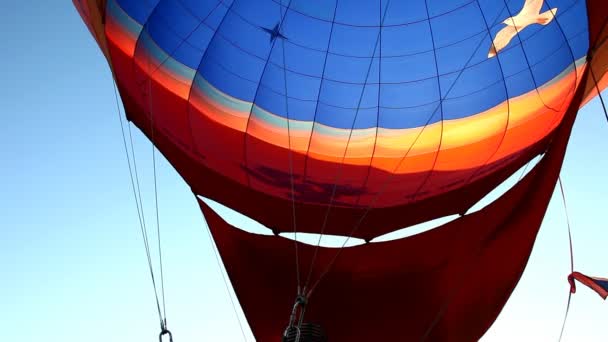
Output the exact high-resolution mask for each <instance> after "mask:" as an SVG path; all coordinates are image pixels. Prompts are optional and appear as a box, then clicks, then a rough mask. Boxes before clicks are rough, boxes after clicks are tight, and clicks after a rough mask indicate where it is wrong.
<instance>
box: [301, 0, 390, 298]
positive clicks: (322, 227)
mask: <svg viewBox="0 0 608 342" xmlns="http://www.w3.org/2000/svg"><path fill="white" fill-rule="evenodd" d="M380 2H381V0H380ZM389 4H390V0H388V1H387V5H386V9H385V11H384V13H383V14H382V12H381V15H382V17H381V22H380V26H378V34H377V35H376V42H375V43H374V51H373V52H372V56H371V57H372V58H370V62H369V66H368V67H367V73H366V75H365V82H364V83H363V86H362V88H361V94H360V95H359V101H358V103H357V108H356V111H355V117H354V118H353V123H352V126H351V128H350V131H349V134H348V139H347V141H346V146H345V148H344V153H343V155H342V161H341V163H340V164H339V165H338V170H337V172H336V177H335V179H334V185H333V188H332V192H331V195H330V198H329V203H328V205H327V210H326V211H325V216H324V218H323V224H322V226H321V230H320V234H319V239H318V240H317V245H316V247H315V251H314V254H313V258H312V261H311V263H310V269H309V273H308V277H307V279H306V282H305V283H304V288H306V287H307V286H308V283H309V280H310V277H311V276H312V270H313V267H314V263H315V261H316V258H317V253H318V250H319V246H320V244H321V239H322V237H323V232H324V231H325V228H326V226H327V222H328V219H329V213H330V211H331V209H332V207H333V203H334V199H335V195H336V190H337V188H338V183H339V181H340V179H341V178H342V171H343V166H344V160H345V159H346V155H347V154H348V146H349V145H350V141H351V139H352V135H353V130H354V128H355V125H356V122H357V117H358V116H359V111H360V107H361V103H362V101H363V96H364V95H365V88H366V87H367V81H368V80H369V75H370V71H371V69H372V66H373V65H374V56H375V55H376V51H377V50H378V45H379V43H380V37H381V36H382V34H381V32H382V23H383V22H384V19H385V18H386V13H387V11H388V7H389ZM378 86H379V85H378Z"/></svg>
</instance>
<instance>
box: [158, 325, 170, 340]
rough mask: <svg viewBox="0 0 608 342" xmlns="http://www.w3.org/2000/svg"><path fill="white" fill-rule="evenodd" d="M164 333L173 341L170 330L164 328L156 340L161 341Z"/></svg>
mask: <svg viewBox="0 0 608 342" xmlns="http://www.w3.org/2000/svg"><path fill="white" fill-rule="evenodd" d="M165 335H169V342H173V335H172V334H171V332H170V331H169V330H167V329H164V328H163V330H162V331H161V332H160V334H159V335H158V342H163V336H165Z"/></svg>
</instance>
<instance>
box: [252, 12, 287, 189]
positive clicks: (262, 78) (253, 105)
mask: <svg viewBox="0 0 608 342" xmlns="http://www.w3.org/2000/svg"><path fill="white" fill-rule="evenodd" d="M290 5H291V0H289V4H288V5H287V10H286V11H285V14H282V13H281V18H280V22H279V26H278V30H279V32H280V31H281V28H283V23H284V22H285V18H286V17H287V13H288V12H289V6H290ZM279 10H280V8H279ZM281 12H282V11H281ZM271 38H272V37H271ZM278 39H281V38H279V37H276V38H275V39H272V43H271V44H270V50H269V51H268V56H267V57H266V61H265V62H264V68H262V73H261V74H260V80H259V81H258V85H257V87H256V88H255V93H254V95H253V100H252V101H251V108H250V109H249V116H247V123H246V124H245V131H244V132H243V148H242V150H243V164H244V165H243V167H244V169H245V176H246V177H247V186H249V187H250V188H252V186H251V175H250V174H249V173H250V170H249V158H248V157H247V153H248V149H247V138H248V136H249V133H248V131H249V123H250V122H251V116H252V115H253V108H254V107H255V106H256V104H255V101H256V99H257V97H258V92H259V91H260V87H261V86H262V82H263V80H264V76H265V75H266V69H267V68H268V64H269V62H270V58H271V57H272V51H273V50H274V47H275V45H276V42H277V40H278ZM273 65H274V64H273Z"/></svg>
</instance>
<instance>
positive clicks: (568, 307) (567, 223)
mask: <svg viewBox="0 0 608 342" xmlns="http://www.w3.org/2000/svg"><path fill="white" fill-rule="evenodd" d="M558 183H559V190H560V193H561V195H562V203H563V204H564V212H565V214H566V225H567V227H568V245H569V250H570V273H572V272H574V249H573V248H572V228H571V226H570V218H569V216H568V206H567V205H566V195H565V192H564V186H563V184H562V178H561V176H560V177H559V178H558ZM571 300H572V292H571V291H568V302H567V304H566V312H565V313H564V319H563V321H562V329H561V331H560V333H559V339H558V342H559V341H561V340H562V336H563V335H564V329H565V328H566V320H567V319H568V313H569V312H570V301H571Z"/></svg>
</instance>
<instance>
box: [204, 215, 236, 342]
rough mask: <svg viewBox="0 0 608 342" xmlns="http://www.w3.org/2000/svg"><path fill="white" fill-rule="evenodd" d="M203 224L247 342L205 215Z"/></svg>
mask: <svg viewBox="0 0 608 342" xmlns="http://www.w3.org/2000/svg"><path fill="white" fill-rule="evenodd" d="M203 222H205V228H206V229H205V231H207V235H208V236H209V243H210V244H211V249H212V250H213V254H214V255H215V261H216V262H217V267H218V269H217V270H218V272H220V274H221V275H222V280H223V281H224V286H225V288H226V293H227V294H228V298H230V304H231V305H232V310H233V311H234V316H235V317H236V320H237V322H238V323H239V328H240V329H241V334H242V335H243V341H245V342H247V336H246V335H245V329H244V328H243V324H242V323H241V319H240V318H239V314H238V310H237V309H236V304H235V302H234V299H233V298H232V294H231V293H230V286H228V279H226V275H224V272H222V261H221V259H220V256H219V252H218V250H217V246H216V245H215V242H214V241H215V240H214V239H213V236H212V235H211V231H210V228H209V223H207V219H206V218H205V215H203Z"/></svg>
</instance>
